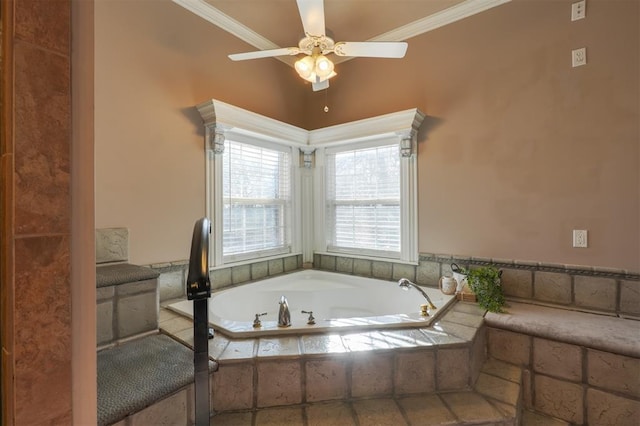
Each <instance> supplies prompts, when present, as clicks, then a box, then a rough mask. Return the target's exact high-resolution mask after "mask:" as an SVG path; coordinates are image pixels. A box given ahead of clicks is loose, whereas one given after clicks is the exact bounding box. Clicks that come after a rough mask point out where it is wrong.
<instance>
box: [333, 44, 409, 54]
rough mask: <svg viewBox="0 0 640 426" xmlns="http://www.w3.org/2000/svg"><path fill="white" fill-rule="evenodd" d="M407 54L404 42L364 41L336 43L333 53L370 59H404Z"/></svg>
mask: <svg viewBox="0 0 640 426" xmlns="http://www.w3.org/2000/svg"><path fill="white" fill-rule="evenodd" d="M406 52H407V43H405V42H404V41H363V42H352V41H346V42H339V43H336V45H335V47H334V49H333V53H335V54H336V55H338V56H364V57H369V58H403V57H404V54H405V53H406Z"/></svg>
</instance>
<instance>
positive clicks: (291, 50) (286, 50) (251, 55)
mask: <svg viewBox="0 0 640 426" xmlns="http://www.w3.org/2000/svg"><path fill="white" fill-rule="evenodd" d="M298 53H300V49H298V48H297V47H282V48H280V49H269V50H257V51H255V52H246V53H234V54H233V55H229V59H231V60H232V61H245V60H247V59H259V58H271V57H273V56H287V55H297V54H298Z"/></svg>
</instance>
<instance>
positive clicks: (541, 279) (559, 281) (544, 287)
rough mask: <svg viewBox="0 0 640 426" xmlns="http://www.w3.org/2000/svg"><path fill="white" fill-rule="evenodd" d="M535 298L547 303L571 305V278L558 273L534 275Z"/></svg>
mask: <svg viewBox="0 0 640 426" xmlns="http://www.w3.org/2000/svg"><path fill="white" fill-rule="evenodd" d="M533 297H534V298H535V299H538V300H542V301H545V302H551V303H558V304H564V305H566V304H569V303H571V276H570V275H568V274H560V273H557V272H538V271H536V272H535V274H534V285H533Z"/></svg>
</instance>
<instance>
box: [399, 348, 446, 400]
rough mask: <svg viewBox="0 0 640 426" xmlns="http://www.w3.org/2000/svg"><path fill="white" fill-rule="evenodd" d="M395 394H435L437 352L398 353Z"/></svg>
mask: <svg viewBox="0 0 640 426" xmlns="http://www.w3.org/2000/svg"><path fill="white" fill-rule="evenodd" d="M394 383H395V394H396V395H407V394H412V393H422V392H433V391H434V390H435V389H436V381H435V352H432V351H418V352H408V353H404V352H401V353H398V354H397V355H396V366H395V379H394Z"/></svg>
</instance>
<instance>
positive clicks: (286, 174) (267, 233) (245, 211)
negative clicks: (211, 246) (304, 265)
mask: <svg viewBox="0 0 640 426" xmlns="http://www.w3.org/2000/svg"><path fill="white" fill-rule="evenodd" d="M290 157H291V154H290V152H288V151H286V148H283V150H277V149H269V148H265V147H262V146H258V145H252V144H248V143H240V142H235V141H225V149H224V153H223V177H222V180H223V184H222V204H223V212H222V218H223V220H222V222H223V225H222V226H223V243H222V252H223V258H224V259H225V261H235V260H242V259H244V258H249V257H260V256H268V255H273V254H279V253H283V252H287V251H288V250H289V246H290V222H291V220H290V216H291V176H290V175H291V167H290V164H291V158H290Z"/></svg>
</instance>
